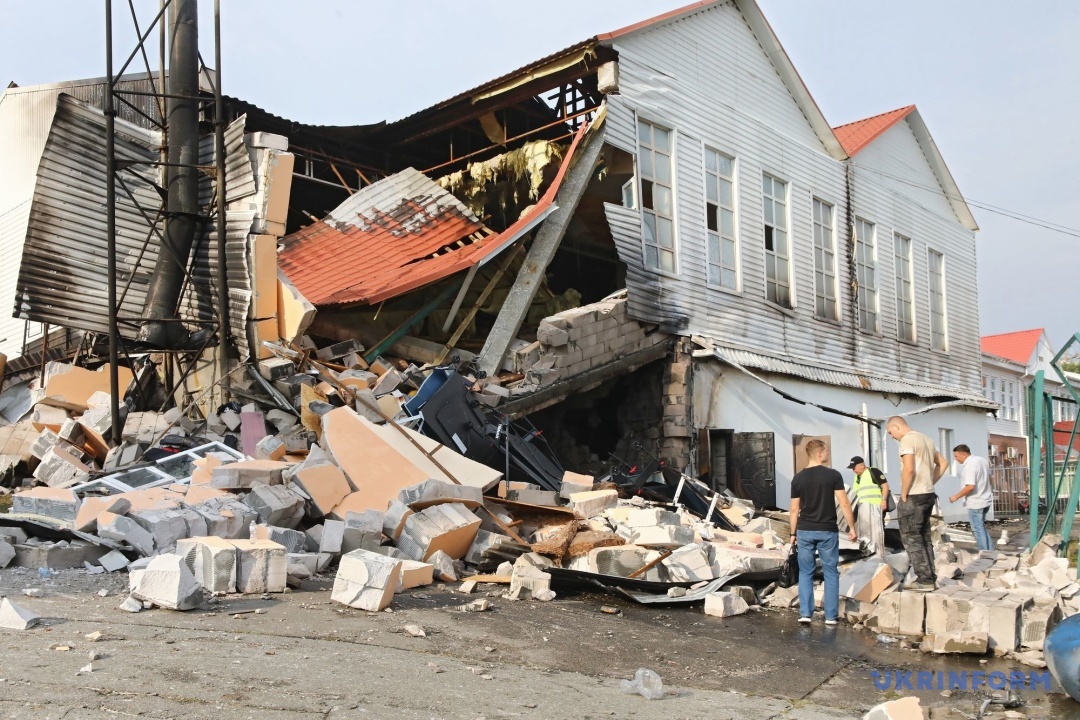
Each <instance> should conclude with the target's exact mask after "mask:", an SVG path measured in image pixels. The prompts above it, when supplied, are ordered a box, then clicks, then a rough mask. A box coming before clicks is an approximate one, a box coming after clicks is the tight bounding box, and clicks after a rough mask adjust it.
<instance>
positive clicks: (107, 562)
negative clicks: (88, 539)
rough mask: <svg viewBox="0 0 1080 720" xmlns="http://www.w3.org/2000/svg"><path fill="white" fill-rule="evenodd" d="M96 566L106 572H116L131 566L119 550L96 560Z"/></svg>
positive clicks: (111, 551)
mask: <svg viewBox="0 0 1080 720" xmlns="http://www.w3.org/2000/svg"><path fill="white" fill-rule="evenodd" d="M98 564H99V565H101V567H103V568H105V570H106V571H108V572H116V571H117V570H123V569H124V568H126V567H127V566H128V565H130V564H131V561H130V560H128V559H127V556H126V555H124V553H122V552H120V551H119V550H110V551H109V552H107V553H105V554H104V555H102V556H101V557H100V558H98Z"/></svg>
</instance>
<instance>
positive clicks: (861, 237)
mask: <svg viewBox="0 0 1080 720" xmlns="http://www.w3.org/2000/svg"><path fill="white" fill-rule="evenodd" d="M855 279H856V280H857V281H858V283H859V296H858V302H859V329H860V330H864V331H866V332H871V333H877V332H881V324H880V318H879V317H878V282H877V228H876V227H875V226H874V223H872V222H868V221H866V220H863V219H862V218H855Z"/></svg>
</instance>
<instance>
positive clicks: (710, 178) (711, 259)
mask: <svg viewBox="0 0 1080 720" xmlns="http://www.w3.org/2000/svg"><path fill="white" fill-rule="evenodd" d="M705 227H706V230H707V231H708V241H707V243H706V244H707V246H708V263H709V284H710V285H718V286H720V287H725V288H729V289H731V290H735V289H736V288H737V283H738V266H737V264H736V246H735V159H734V158H731V157H728V156H727V155H724V154H723V153H720V152H717V151H716V150H712V149H710V148H705Z"/></svg>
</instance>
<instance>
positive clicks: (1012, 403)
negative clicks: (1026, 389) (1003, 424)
mask: <svg viewBox="0 0 1080 720" xmlns="http://www.w3.org/2000/svg"><path fill="white" fill-rule="evenodd" d="M1016 405H1017V403H1016V383H1015V382H1013V381H1010V382H1009V383H1008V384H1007V385H1006V386H1005V402H1004V403H1003V404H1002V407H1003V408H1004V412H1003V415H1004V416H1005V419H1006V420H1016V419H1017V417H1016Z"/></svg>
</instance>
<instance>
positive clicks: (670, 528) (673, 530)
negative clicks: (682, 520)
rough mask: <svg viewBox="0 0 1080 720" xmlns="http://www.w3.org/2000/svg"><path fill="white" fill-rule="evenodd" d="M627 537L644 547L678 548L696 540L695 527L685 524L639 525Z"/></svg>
mask: <svg viewBox="0 0 1080 720" xmlns="http://www.w3.org/2000/svg"><path fill="white" fill-rule="evenodd" d="M620 534H621V533H620ZM627 539H628V540H630V542H631V543H633V544H634V545H641V546H642V547H655V548H678V547H682V546H683V545H689V544H690V543H692V542H694V529H693V528H690V527H687V526H685V525H654V526H652V527H638V528H633V529H631V531H630V537H629V538H627Z"/></svg>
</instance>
